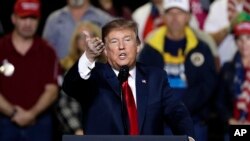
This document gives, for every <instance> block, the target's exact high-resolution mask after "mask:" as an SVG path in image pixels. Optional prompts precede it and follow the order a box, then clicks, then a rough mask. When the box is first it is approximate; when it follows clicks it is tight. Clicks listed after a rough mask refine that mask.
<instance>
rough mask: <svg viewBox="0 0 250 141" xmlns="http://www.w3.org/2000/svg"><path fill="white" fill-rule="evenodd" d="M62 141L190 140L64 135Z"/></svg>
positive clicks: (180, 140)
mask: <svg viewBox="0 0 250 141" xmlns="http://www.w3.org/2000/svg"><path fill="white" fill-rule="evenodd" d="M62 141H188V137H187V136H166V135H164V136H158V135H157V136H155V135H139V136H126V135H84V136H76V135H63V138H62Z"/></svg>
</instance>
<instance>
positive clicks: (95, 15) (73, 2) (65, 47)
mask: <svg viewBox="0 0 250 141" xmlns="http://www.w3.org/2000/svg"><path fill="white" fill-rule="evenodd" d="M110 20H112V17H111V16H110V15H109V14H107V13H106V12H103V11H102V10H100V9H98V8H95V7H94V6H92V5H91V4H90V2H89V0H67V5H66V6H65V7H63V8H61V9H59V10H56V11H54V12H53V13H51V14H50V15H49V17H48V19H47V21H46V24H45V27H44V31H43V38H44V39H46V40H47V41H48V42H49V43H50V44H51V45H52V46H53V48H54V49H55V51H56V53H57V56H58V57H59V58H60V59H62V58H64V57H65V56H66V55H67V54H68V51H69V46H70V37H71V35H72V33H73V31H74V28H75V26H76V24H77V23H78V22H80V21H91V22H93V23H95V24H97V25H98V26H100V27H101V26H103V25H104V24H105V23H107V22H108V21H110Z"/></svg>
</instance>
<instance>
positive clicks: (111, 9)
mask: <svg viewBox="0 0 250 141" xmlns="http://www.w3.org/2000/svg"><path fill="white" fill-rule="evenodd" d="M91 3H92V4H93V5H94V6H96V7H98V8H100V9H102V10H103V11H105V12H107V13H109V14H110V15H111V16H113V17H122V18H125V19H128V20H130V19H131V18H132V17H131V15H132V12H131V10H130V8H129V7H127V6H126V5H125V4H124V2H123V1H119V0H91Z"/></svg>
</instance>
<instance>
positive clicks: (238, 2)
mask: <svg viewBox="0 0 250 141" xmlns="http://www.w3.org/2000/svg"><path fill="white" fill-rule="evenodd" d="M241 11H246V12H250V9H249V0H216V1H214V2H213V3H212V4H211V6H210V10H209V13H208V16H207V19H206V21H205V24H204V31H205V32H207V33H209V34H211V35H212V37H213V38H214V40H215V42H216V43H217V45H218V53H219V58H220V66H221V67H222V65H223V64H224V63H225V62H227V61H230V60H232V59H233V56H234V54H235V52H236V51H237V46H236V44H235V41H234V37H233V34H231V26H232V21H234V19H235V17H236V16H237V15H238V13H239V12H241ZM218 13H219V15H218Z"/></svg>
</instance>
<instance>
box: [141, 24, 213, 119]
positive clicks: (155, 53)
mask: <svg viewBox="0 0 250 141" xmlns="http://www.w3.org/2000/svg"><path fill="white" fill-rule="evenodd" d="M166 32H167V29H166V27H165V26H164V27H161V28H159V29H158V30H156V31H155V32H154V33H152V34H151V36H149V37H150V38H149V39H148V40H147V41H146V44H145V46H144V48H143V50H142V51H141V53H140V55H139V57H138V61H139V62H142V63H145V64H147V65H151V66H156V67H159V68H164V66H165V62H164V59H168V58H167V57H168V56H166V55H165V56H164V55H163V53H164V42H165V41H164V39H165V36H166ZM186 40H187V45H186V49H185V51H184V53H185V58H184V67H185V75H186V80H187V85H188V87H187V90H186V92H185V93H184V94H183V97H182V99H183V102H184V103H185V105H186V106H187V108H188V110H189V111H190V113H191V115H192V116H198V117H200V118H201V119H207V118H208V116H209V109H210V106H211V98H212V95H213V93H214V92H215V87H216V84H217V73H216V70H215V63H214V58H213V56H212V54H211V51H210V50H209V48H208V46H207V45H206V44H205V43H203V42H201V41H199V40H198V39H197V38H196V36H195V35H194V33H193V32H192V30H191V29H190V28H186ZM195 56H199V57H200V59H201V58H203V62H202V60H200V62H199V61H195V59H194V58H195ZM202 56H203V57H202ZM164 57H165V58H164ZM195 62H196V63H195Z"/></svg>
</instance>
